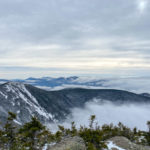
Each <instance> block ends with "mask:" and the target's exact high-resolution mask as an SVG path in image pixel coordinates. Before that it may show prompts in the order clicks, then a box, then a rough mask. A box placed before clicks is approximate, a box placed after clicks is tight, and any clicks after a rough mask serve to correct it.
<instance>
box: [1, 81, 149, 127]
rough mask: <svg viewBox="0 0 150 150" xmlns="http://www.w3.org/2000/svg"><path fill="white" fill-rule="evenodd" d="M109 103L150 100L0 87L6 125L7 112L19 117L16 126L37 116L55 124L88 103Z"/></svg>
mask: <svg viewBox="0 0 150 150" xmlns="http://www.w3.org/2000/svg"><path fill="white" fill-rule="evenodd" d="M89 101H96V102H97V103H103V102H105V101H110V102H113V103H115V104H116V105H122V104H125V103H126V104H128V103H150V97H147V96H144V95H138V94H134V93H131V92H127V91H122V90H113V89H83V88H70V89H63V90H58V91H46V90H43V89H39V88H37V87H34V86H32V85H28V84H23V83H20V82H7V83H4V84H1V85H0V104H1V105H0V113H1V116H0V117H1V118H0V120H1V121H2V122H4V121H5V120H6V118H7V112H8V111H11V112H14V113H16V114H17V116H18V117H17V119H16V123H18V124H22V123H25V122H27V121H29V120H30V118H31V116H33V115H35V116H37V117H38V118H39V119H40V120H41V121H42V122H44V123H48V122H56V121H60V120H63V119H65V118H66V116H67V115H68V114H70V113H71V110H72V109H73V108H75V107H80V108H83V107H84V105H85V103H87V102H89Z"/></svg>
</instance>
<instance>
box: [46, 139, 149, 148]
mask: <svg viewBox="0 0 150 150" xmlns="http://www.w3.org/2000/svg"><path fill="white" fill-rule="evenodd" d="M106 145H107V147H108V148H106V149H104V150H150V147H146V146H142V145H137V144H135V143H133V142H131V141H130V140H128V139H127V138H125V137H123V136H115V137H113V138H111V139H109V140H107V141H106ZM43 150H87V149H86V146H85V144H84V141H83V140H82V138H80V137H78V136H76V137H67V138H64V139H62V140H61V141H60V142H59V143H57V144H56V143H53V144H52V145H47V146H46V147H44V149H43Z"/></svg>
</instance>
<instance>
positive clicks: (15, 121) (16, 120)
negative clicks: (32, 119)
mask: <svg viewBox="0 0 150 150" xmlns="http://www.w3.org/2000/svg"><path fill="white" fill-rule="evenodd" d="M14 122H15V123H17V124H19V125H22V123H20V122H19V121H17V120H16V119H15V120H14Z"/></svg>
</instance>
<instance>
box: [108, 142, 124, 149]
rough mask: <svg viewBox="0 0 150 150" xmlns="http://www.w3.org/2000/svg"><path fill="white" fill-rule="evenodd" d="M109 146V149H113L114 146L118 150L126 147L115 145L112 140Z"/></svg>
mask: <svg viewBox="0 0 150 150" xmlns="http://www.w3.org/2000/svg"><path fill="white" fill-rule="evenodd" d="M107 147H108V150H112V149H113V148H116V149H117V150H125V149H123V148H121V147H119V146H117V145H115V144H114V143H113V142H112V141H108V144H107Z"/></svg>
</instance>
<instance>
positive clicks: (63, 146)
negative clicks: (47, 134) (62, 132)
mask: <svg viewBox="0 0 150 150" xmlns="http://www.w3.org/2000/svg"><path fill="white" fill-rule="evenodd" d="M47 150H86V146H85V144H84V141H83V139H82V138H80V137H78V136H75V137H66V138H63V139H62V140H61V141H60V142H59V143H57V144H54V145H53V146H48V148H47Z"/></svg>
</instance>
